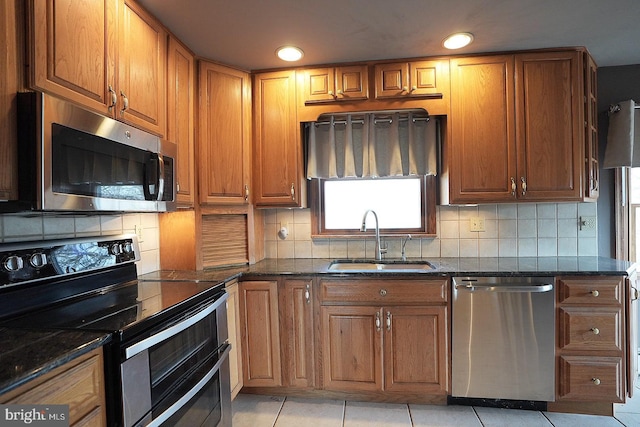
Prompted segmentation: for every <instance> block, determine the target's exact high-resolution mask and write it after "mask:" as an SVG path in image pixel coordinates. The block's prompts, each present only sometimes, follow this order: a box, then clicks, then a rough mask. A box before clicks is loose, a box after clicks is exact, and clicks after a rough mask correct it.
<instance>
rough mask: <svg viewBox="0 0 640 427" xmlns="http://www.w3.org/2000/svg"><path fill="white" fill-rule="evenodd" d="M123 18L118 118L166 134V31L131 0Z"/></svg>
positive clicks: (123, 9) (123, 13)
mask: <svg viewBox="0 0 640 427" xmlns="http://www.w3.org/2000/svg"><path fill="white" fill-rule="evenodd" d="M120 18H121V21H120V25H119V30H120V31H119V46H118V70H119V80H118V88H117V92H118V93H117V95H118V98H119V101H118V113H117V115H118V117H117V118H118V119H120V120H123V121H125V122H128V123H130V124H132V125H134V126H138V127H141V128H144V129H146V130H148V131H150V132H153V133H155V134H157V135H160V136H164V134H165V131H166V89H165V88H166V76H165V72H166V69H167V32H166V31H165V29H164V27H163V26H162V24H160V22H159V21H157V20H155V18H153V17H152V16H151V15H149V14H148V13H147V12H146V11H145V10H144V9H142V8H141V7H140V6H138V5H137V4H136V3H134V2H133V1H130V0H125V1H124V4H123V6H122V13H121V14H120Z"/></svg>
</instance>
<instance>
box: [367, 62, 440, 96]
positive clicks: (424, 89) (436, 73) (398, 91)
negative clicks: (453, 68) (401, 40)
mask: <svg viewBox="0 0 640 427" xmlns="http://www.w3.org/2000/svg"><path fill="white" fill-rule="evenodd" d="M375 85H376V98H397V97H426V98H443V97H446V96H447V95H448V94H449V63H448V61H447V60H431V61H413V62H397V63H388V64H377V65H375Z"/></svg>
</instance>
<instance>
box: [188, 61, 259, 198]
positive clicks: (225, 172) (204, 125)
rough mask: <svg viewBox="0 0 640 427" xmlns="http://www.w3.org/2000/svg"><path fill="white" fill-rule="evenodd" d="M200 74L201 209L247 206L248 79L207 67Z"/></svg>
mask: <svg viewBox="0 0 640 427" xmlns="http://www.w3.org/2000/svg"><path fill="white" fill-rule="evenodd" d="M199 68H200V73H199V80H200V84H199V91H200V95H199V108H198V112H199V115H198V122H199V128H198V129H199V130H198V153H199V161H198V168H199V178H200V179H199V188H200V197H199V200H200V203H218V204H220V203H226V204H243V203H250V190H251V188H250V168H251V79H250V77H249V74H248V73H246V72H243V71H239V70H236V69H233V68H229V67H225V66H222V65H218V64H213V63H210V62H206V61H200V65H199Z"/></svg>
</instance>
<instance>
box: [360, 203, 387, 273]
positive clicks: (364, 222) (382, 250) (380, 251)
mask: <svg viewBox="0 0 640 427" xmlns="http://www.w3.org/2000/svg"><path fill="white" fill-rule="evenodd" d="M369 212H371V213H372V214H373V217H374V218H375V220H376V261H382V254H386V253H387V248H386V247H385V248H383V247H381V246H380V226H379V225H378V214H376V212H375V211H374V210H373V209H369V210H367V211H366V212H365V213H364V216H363V217H362V227H360V231H362V232H364V231H367V215H369Z"/></svg>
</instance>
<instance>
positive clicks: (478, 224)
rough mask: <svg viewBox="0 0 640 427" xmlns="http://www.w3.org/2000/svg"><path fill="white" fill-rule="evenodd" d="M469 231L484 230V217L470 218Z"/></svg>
mask: <svg viewBox="0 0 640 427" xmlns="http://www.w3.org/2000/svg"><path fill="white" fill-rule="evenodd" d="M469 231H484V218H480V217H479V216H473V217H471V218H469Z"/></svg>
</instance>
